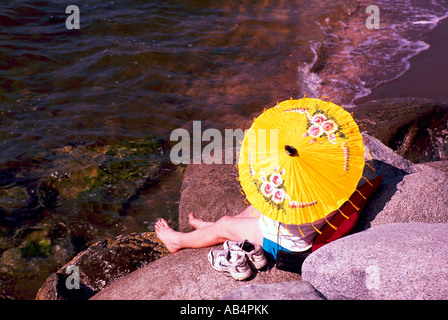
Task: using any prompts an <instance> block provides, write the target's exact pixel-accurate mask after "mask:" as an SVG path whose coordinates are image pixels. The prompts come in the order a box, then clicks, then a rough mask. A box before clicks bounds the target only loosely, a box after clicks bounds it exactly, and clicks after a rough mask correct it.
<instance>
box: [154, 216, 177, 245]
mask: <svg viewBox="0 0 448 320" xmlns="http://www.w3.org/2000/svg"><path fill="white" fill-rule="evenodd" d="M155 229H156V234H157V236H158V237H159V239H160V241H162V242H163V243H164V244H165V247H166V248H167V249H168V251H169V252H171V253H174V252H176V251H179V250H180V249H181V247H180V246H179V245H178V244H177V241H176V239H177V238H178V237H177V234H178V233H179V232H178V231H175V230H173V229H172V228H171V227H170V226H169V225H168V222H166V220H165V219H160V220H159V221H157V222H156V225H155Z"/></svg>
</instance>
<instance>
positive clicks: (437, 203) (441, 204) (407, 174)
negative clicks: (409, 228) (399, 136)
mask: <svg viewBox="0 0 448 320" xmlns="http://www.w3.org/2000/svg"><path fill="white" fill-rule="evenodd" d="M362 135H363V137H364V143H365V147H366V154H365V159H366V161H367V163H368V164H369V165H370V166H366V167H365V169H364V173H363V175H364V176H365V177H367V178H369V179H370V178H373V177H375V176H378V175H381V176H383V183H382V186H381V187H380V188H379V190H378V191H377V192H376V194H375V195H374V196H373V197H371V199H370V201H369V203H368V204H367V206H366V207H365V209H364V211H363V213H362V215H361V217H360V220H359V222H358V224H357V226H356V228H355V231H361V230H365V229H367V228H369V227H370V226H375V225H381V224H385V223H391V222H411V221H415V222H429V223H432V222H448V201H447V199H448V188H446V185H447V183H448V175H447V174H446V173H444V172H442V171H439V170H436V169H434V168H431V167H429V166H426V165H422V164H418V165H415V164H413V163H412V162H410V161H408V160H406V159H404V158H402V157H400V156H399V155H397V154H396V153H395V152H394V151H393V150H392V149H390V148H388V147H386V146H385V145H384V144H382V143H381V142H380V141H379V140H378V139H376V138H375V137H372V136H370V135H369V134H367V133H363V134H362ZM370 158H371V160H370ZM371 167H372V168H373V170H372V169H371ZM361 182H362V181H361Z"/></svg>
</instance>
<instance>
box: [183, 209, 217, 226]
mask: <svg viewBox="0 0 448 320" xmlns="http://www.w3.org/2000/svg"><path fill="white" fill-rule="evenodd" d="M188 223H189V224H190V225H191V226H192V227H193V228H195V229H200V228H204V227H207V226H209V225H211V224H213V222H208V221H204V220H202V219H199V218H196V217H195V216H194V214H193V212H190V214H189V215H188Z"/></svg>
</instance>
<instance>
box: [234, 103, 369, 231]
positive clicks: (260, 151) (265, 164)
mask: <svg viewBox="0 0 448 320" xmlns="http://www.w3.org/2000/svg"><path fill="white" fill-rule="evenodd" d="M363 169H364V145H363V140H362V136H361V134H360V132H359V128H358V126H357V124H356V123H355V121H354V120H353V117H352V116H351V114H350V113H349V112H347V111H345V110H344V109H343V108H341V107H339V106H337V105H336V104H334V103H332V102H328V101H323V100H320V99H314V98H303V99H299V100H292V99H291V100H286V101H283V102H281V103H279V104H278V105H276V106H275V107H273V108H270V109H267V110H265V111H264V112H263V113H262V114H261V115H260V116H259V117H258V118H256V119H255V120H254V122H253V124H252V126H251V127H250V129H249V130H247V131H246V134H245V137H244V140H243V142H242V145H241V149H240V155H239V161H238V170H239V180H240V183H241V186H242V188H243V191H244V193H245V195H246V198H247V199H248V201H249V202H250V203H251V204H252V205H253V206H254V207H255V208H256V209H257V210H258V211H260V212H261V213H262V214H263V215H265V216H267V217H269V218H271V219H273V220H276V221H279V222H281V223H286V224H297V225H299V224H303V223H313V222H314V221H317V220H319V219H322V218H324V217H325V216H327V215H328V214H329V213H331V212H333V211H334V210H337V209H338V208H339V207H340V206H341V205H342V204H343V203H345V202H346V201H347V200H349V198H350V196H351V195H352V193H353V192H354V191H355V190H356V187H357V184H358V182H359V180H360V179H361V177H362V172H363Z"/></svg>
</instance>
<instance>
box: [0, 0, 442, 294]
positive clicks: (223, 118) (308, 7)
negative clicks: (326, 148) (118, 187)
mask: <svg viewBox="0 0 448 320" xmlns="http://www.w3.org/2000/svg"><path fill="white" fill-rule="evenodd" d="M9 2H10V3H6V4H5V3H2V4H0V84H1V85H0V138H1V139H0V182H1V187H2V190H5V192H6V191H8V192H9V191H11V189H13V188H15V187H17V186H20V187H24V188H27V189H26V190H28V191H27V192H30V193H32V192H40V191H39V190H40V189H39V186H41V182H42V181H47V180H48V179H52V178H54V177H56V179H62V178H63V177H64V175H67V174H70V173H71V172H68V171H70V170H72V169H70V168H72V167H70V166H68V164H67V163H69V164H70V163H71V162H70V161H73V162H76V163H77V166H78V167H77V168H80V169H79V170H81V171H84V172H88V168H91V167H92V163H91V162H89V159H84V158H89V155H91V154H83V153H82V155H83V157H84V158H82V159H83V160H82V161H81V160H79V159H80V158H74V156H73V152H74V151H76V152H81V151H80V150H85V148H92V147H98V146H99V147H104V146H110V145H114V144H117V143H121V142H126V141H134V140H139V139H143V138H146V137H148V136H150V137H159V138H161V139H162V140H164V141H165V142H166V143H167V144H170V142H169V137H170V133H171V131H172V130H174V129H176V128H186V129H187V130H191V129H192V121H193V120H199V121H201V124H202V130H205V129H206V128H217V129H219V130H223V129H225V128H242V129H244V128H245V126H247V124H248V123H250V119H252V118H253V117H254V116H256V115H258V114H259V113H260V111H262V110H263V109H264V108H266V107H269V106H272V105H274V104H275V103H276V102H277V101H281V100H284V99H288V98H290V97H294V98H298V97H302V96H303V95H304V94H307V96H310V97H312V96H315V97H319V96H328V97H330V98H331V99H332V100H333V101H334V102H337V103H340V104H345V105H347V106H350V105H352V104H353V101H354V100H355V99H356V98H357V97H361V96H364V95H367V94H368V93H369V92H370V90H371V88H373V87H375V86H378V85H379V84H381V83H383V82H385V81H387V80H390V79H393V78H395V77H398V76H399V75H401V74H402V73H403V72H405V71H406V70H407V68H409V64H408V59H409V58H410V57H411V56H413V55H415V54H417V53H419V52H421V51H422V50H424V49H426V48H427V45H426V44H425V43H424V42H423V40H422V39H424V36H425V34H426V33H427V32H428V31H430V30H431V29H432V28H434V26H435V25H436V24H437V22H438V21H439V20H440V19H443V18H445V17H446V14H447V7H448V6H447V5H446V3H442V4H439V2H436V1H432V2H430V3H429V1H411V0H406V1H404V0H403V1H377V5H378V6H379V7H380V10H381V11H380V12H381V28H380V29H379V30H367V29H366V28H365V19H366V18H367V17H368V14H366V13H365V7H366V6H367V5H368V4H370V3H368V2H367V1H359V2H357V1H351V0H338V1H331V3H328V2H326V1H323V0H322V1H321V0H317V1H281V0H278V1H242V2H240V3H238V4H236V3H234V2H233V1H225V0H222V1H139V0H127V1H82V2H80V3H79V9H80V15H81V19H80V20H81V23H80V29H79V30H67V29H66V27H65V19H66V18H67V16H68V15H67V14H65V8H66V5H65V4H63V3H61V2H60V1H56V0H51V1H33V0H26V1H20V2H17V1H9ZM423 3H424V4H423ZM171 144H172V143H171ZM67 150H68V151H67ZM89 150H90V149H89ZM68 154H69V155H70V156H68ZM155 161H156V162H157V163H159V164H160V163H162V165H161V166H162V167H163V170H164V171H163V172H162V173H163V174H161V175H160V176H159V178H158V180H157V183H154V184H152V185H149V186H145V188H143V189H142V190H140V191H141V192H139V193H138V194H137V195H138V196H134V197H132V201H126V203H125V204H126V210H125V212H124V214H121V215H120V216H119V217H113V218H114V219H115V218H116V219H118V220H113V221H114V222H113V223H109V222H107V223H105V222H104V221H103V220H101V219H97V218H96V217H95V216H93V217H92V215H88V216H87V218H86V215H85V214H84V213H83V212H82V210H81V211H80V210H74V209H73V208H78V206H79V205H80V203H79V202H77V201H78V200H77V199H75V200H73V201H75V202H70V201H67V200H66V199H64V198H62V200H59V201H56V202H54V203H52V204H51V205H48V203H45V201H44V200H45V199H47V198H48V197H47V198H45V199H44V200H42V201H43V202H44V203H43V205H42V203H40V202H39V201H41V198H39V197H38V200H36V201H37V203H36V204H35V207H36V208H37V207H38V206H39V210H37V209H36V210H34V209H35V208H34V209H33V208H28V209H29V210H28V211H27V214H26V215H25V218H24V219H20V220H17V221H16V220H14V217H15V216H14V217H13V218H11V216H12V214H10V213H9V216H8V219H9V220H8V221H10V220H11V219H12V220H14V223H12V224H9V225H6V224H3V225H2V224H1V223H0V238H1V239H3V240H1V241H0V254H1V257H0V259H1V260H0V261H1V262H2V264H0V298H1V297H6V298H15V299H24V298H26V299H32V298H33V297H34V295H35V293H36V291H37V289H38V288H39V287H40V285H41V283H42V281H44V280H45V278H46V277H47V276H48V274H49V273H50V272H53V271H55V270H57V269H58V268H59V267H60V266H61V265H62V264H64V263H65V262H67V261H68V260H70V259H71V258H72V257H73V256H74V255H75V254H76V253H77V252H78V251H79V250H81V249H82V248H84V247H85V246H87V245H89V244H91V243H93V242H95V241H97V240H100V239H102V238H104V237H112V236H114V235H118V234H121V233H127V232H141V231H145V230H150V229H151V227H152V225H153V223H154V220H155V219H156V218H157V217H159V216H164V217H166V218H167V219H171V221H176V218H177V205H178V201H179V191H180V184H181V181H182V172H183V170H182V168H176V167H175V166H172V165H170V163H169V159H168V158H167V157H166V156H161V157H159V158H157V159H156V160H155ZM64 168H68V169H67V170H66V171H67V172H64ZM61 170H62V171H61ZM56 171H57V172H56ZM55 172H56V173H55ZM73 175H74V174H73ZM30 190H31V191H30ZM35 190H38V191H35ZM16 198H17V196H16ZM16 198H15V199H16ZM42 201H41V202H42ZM71 201H72V200H71ZM19 207H20V206H19ZM32 209H33V210H32ZM8 212H9V211H8ZM1 214H3V215H6V214H8V213H5V212H3V211H2V212H0V215H1ZM100 220H101V221H100ZM1 221H3V220H1V219H0V222H1ZM60 225H63V226H64V228H66V229H64V230H65V231H64V232H65V233H64V234H66V235H64V236H60V237H59V238H58V239H59V240H58V241H59V242H58V243H57V244H55V243H51V245H53V249H51V250H49V251H48V252H49V253H48V252H46V251H45V250H44V249H45V246H43V245H41V247H40V248H41V250H43V252H41V253H42V254H40V255H37V256H24V255H23V250H22V251H17V250H15V249H17V247H19V246H20V245H23V241H25V240H23V239H26V241H32V240H30V238H29V237H30V236H29V235H24V234H23V233H24V232H23V230H28V231H27V232H28V233H29V234H36V233H32V232H31V231H29V230H30V228H46V226H51V228H50V229H51V230H58V229H57V228H56V227H55V226H60ZM33 230H34V229H33ZM30 232H31V233H30ZM33 232H34V231H33ZM36 232H37V231H36ZM28 233H27V234H28ZM27 237H28V238H27ZM11 239H12V240H14V241H15V242H14V241H12V240H11ZM61 239H65V240H61ZM22 240H23V241H22ZM2 241H3V242H2ZM11 241H12V242H14V243H12V242H11ZM21 241H22V242H21ZM57 246H59V247H58V248H56V249H55V247H57ZM42 248H43V249H42ZM20 252H22V254H20ZM44 253H47V254H44Z"/></svg>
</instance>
